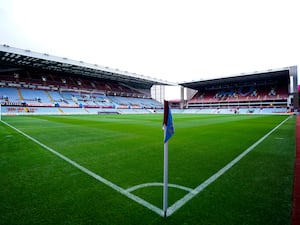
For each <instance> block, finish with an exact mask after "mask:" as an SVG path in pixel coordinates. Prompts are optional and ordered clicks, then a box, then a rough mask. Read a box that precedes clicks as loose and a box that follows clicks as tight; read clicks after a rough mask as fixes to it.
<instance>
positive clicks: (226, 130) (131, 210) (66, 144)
mask: <svg viewBox="0 0 300 225" xmlns="http://www.w3.org/2000/svg"><path fill="white" fill-rule="evenodd" d="M285 118H286V116H279V115H276V116H262V115H184V114H174V115H173V119H174V126H175V134H174V136H173V137H172V138H171V139H170V141H169V183H172V184H178V185H182V186H186V187H190V188H195V187H197V186H198V185H200V184H201V183H202V182H203V181H205V180H206V179H207V178H209V177H210V176H211V175H213V174H214V173H216V172H217V171H218V170H220V169H221V168H223V167H224V166H225V165H226V164H227V163H229V162H230V161H231V160H232V159H234V158H235V157H236V156H238V155H239V154H240V153H242V152H243V151H244V150H245V149H247V148H248V147H249V146H251V145H252V144H253V143H255V142H256V141H257V140H259V139H260V138H261V137H263V136H264V135H265V134H267V133H268V132H269V131H270V130H272V129H273V128H274V127H275V126H276V125H278V124H279V123H280V122H281V121H283V120H284V119H285ZM2 119H3V120H4V121H6V122H7V123H9V124H11V125H12V126H14V127H16V128H18V129H20V130H21V131H23V132H25V133H26V134H28V135H30V136H32V137H34V138H35V139H37V140H38V141H40V142H42V143H43V144H45V145H47V146H49V147H51V148H53V149H54V150H56V151H58V152H60V153H61V154H63V155H65V156H66V157H68V158H70V159H72V160H74V161H75V162H77V163H79V164H80V165H82V166H84V167H85V168H87V169H89V170H91V171H93V172H94V173H96V174H98V175H100V176H102V177H104V178H105V179H107V180H109V181H111V182H113V183H114V184H116V185H118V186H120V187H122V188H125V189H126V188H129V187H132V186H135V185H138V184H143V183H151V182H162V180H163V131H162V115H94V116H25V117H24V116H15V117H7V116H6V117H4V116H2ZM294 132H295V117H291V118H290V119H289V120H288V121H287V122H285V123H284V124H283V125H282V126H281V127H280V128H279V129H278V130H276V131H275V132H274V133H273V134H272V135H270V136H269V137H268V138H267V139H266V140H265V141H263V142H262V143H261V144H260V145H258V146H257V147H256V148H255V149H254V150H253V151H252V152H250V153H249V154H248V155H247V156H245V157H244V158H243V159H242V160H241V161H240V162H238V163H237V164H236V165H235V166H233V168H231V169H230V170H229V171H227V172H226V173H225V174H224V175H223V176H221V177H220V178H219V179H217V180H216V181H215V182H214V183H212V184H211V185H209V186H208V187H207V188H206V189H205V190H204V191H202V192H201V193H199V194H198V195H197V196H196V197H195V198H193V199H192V200H191V201H189V202H187V203H186V204H185V205H184V206H183V207H182V208H180V209H179V210H178V211H176V212H175V213H174V214H172V215H171V216H170V217H168V218H167V219H164V218H162V217H160V216H159V215H158V214H156V213H154V212H152V211H150V210H149V209H147V208H145V207H144V206H141V205H139V204H138V203H136V202H134V201H132V200H131V199H129V198H127V197H125V196H123V195H121V194H120V193H118V192H116V191H114V190H113V189H111V188H110V187H108V186H106V185H104V184H102V183H100V182H99V181H97V180H95V179H94V178H92V177H90V176H88V175H87V174H85V173H83V172H81V171H80V170H78V169H77V168H75V167H73V166H72V165H70V164H68V163H67V162H65V161H63V160H62V159H60V158H58V157H57V156H55V155H53V154H52V153H50V152H48V151H47V150H45V149H43V148H42V147H40V146H39V145H37V144H35V143H33V142H32V141H30V140H28V139H27V138H26V137H24V136H22V135H20V134H19V133H17V132H16V131H14V130H13V129H11V128H9V127H8V126H6V125H5V124H3V123H1V124H0V199H1V201H0V224H1V225H2V224H3V225H4V224H5V225H6V224H30V225H33V224H57V225H58V224H101V225H102V224H128V225H129V224H130V225H133V224H272V225H275V224H278V225H284V224H290V212H291V196H292V194H291V192H292V182H293V168H294V154H295V133H294ZM133 194H135V195H137V196H139V197H141V198H143V199H145V200H146V201H148V202H150V203H151V204H153V205H155V206H157V207H159V208H162V187H148V188H143V189H138V190H136V191H134V192H133ZM185 194H187V192H186V191H183V190H179V189H176V188H169V202H170V204H172V203H174V202H176V201H177V200H179V199H181V198H182V197H183V196H184V195H185Z"/></svg>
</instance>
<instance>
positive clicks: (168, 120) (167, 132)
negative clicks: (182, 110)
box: [163, 101, 174, 217]
mask: <svg viewBox="0 0 300 225" xmlns="http://www.w3.org/2000/svg"><path fill="white" fill-rule="evenodd" d="M163 128H164V186H163V213H164V217H167V216H168V158H169V153H168V151H169V150H168V148H169V147H168V146H169V145H168V140H169V139H170V138H171V137H172V136H173V134H174V126H173V118H172V113H171V110H170V108H169V102H168V101H165V102H164V121H163Z"/></svg>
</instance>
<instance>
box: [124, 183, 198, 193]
mask: <svg viewBox="0 0 300 225" xmlns="http://www.w3.org/2000/svg"><path fill="white" fill-rule="evenodd" d="M163 185H164V184H163V183H145V184H138V185H136V186H133V187H130V188H127V189H126V191H128V192H133V191H135V190H137V189H140V188H144V187H151V186H163ZM168 186H169V187H173V188H178V189H181V190H185V191H188V192H191V191H193V189H192V188H189V187H185V186H181V185H177V184H168Z"/></svg>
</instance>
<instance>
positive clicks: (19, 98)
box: [0, 45, 299, 115]
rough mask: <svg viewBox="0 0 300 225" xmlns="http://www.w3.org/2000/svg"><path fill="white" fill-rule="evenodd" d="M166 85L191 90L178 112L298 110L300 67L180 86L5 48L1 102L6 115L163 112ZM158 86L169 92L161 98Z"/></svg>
mask: <svg viewBox="0 0 300 225" xmlns="http://www.w3.org/2000/svg"><path fill="white" fill-rule="evenodd" d="M166 85H180V86H181V87H182V90H185V91H187V92H188V95H187V96H188V98H187V99H184V95H183V91H182V95H181V99H179V100H176V101H172V102H171V105H172V108H173V109H174V112H175V113H176V112H177V113H220V114H233V113H241V114H246V113H247V114H273V113H276V114H278V113H280V114H282V113H293V112H294V111H298V105H299V103H298V102H299V97H298V89H297V66H291V67H285V68H280V69H272V70H268V71H256V72H253V73H249V74H240V75H237V76H230V77H226V78H219V79H212V80H204V81H193V82H187V83H180V84H175V83H172V82H168V81H163V80H159V79H155V78H151V77H146V76H143V75H138V74H135V73H130V72H127V71H120V70H118V69H111V68H108V67H103V66H99V65H97V64H88V63H85V62H82V61H75V60H71V59H67V58H60V57H56V56H51V55H49V54H42V53H36V52H32V51H30V50H23V49H18V48H13V47H10V46H8V45H2V46H0V101H1V106H2V107H1V108H2V110H1V111H2V112H1V113H2V114H4V115H14V114H25V115H31V114H102V113H114V114H121V113H125V114H127V113H153V112H162V108H163V105H162V103H161V102H160V101H161V99H164V93H165V91H164V87H165V86H166ZM157 88H159V89H162V90H163V91H160V92H159V93H158V94H157V91H156V90H157ZM152 90H154V91H155V95H154V94H152V92H153V91H152ZM157 95H159V96H157Z"/></svg>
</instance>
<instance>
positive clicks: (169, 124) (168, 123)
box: [163, 101, 174, 143]
mask: <svg viewBox="0 0 300 225" xmlns="http://www.w3.org/2000/svg"><path fill="white" fill-rule="evenodd" d="M163 125H164V129H165V137H164V143H166V142H167V141H168V140H169V139H170V138H171V137H172V135H173V134H174V126H173V118H172V113H171V110H170V108H169V102H168V101H164V122H163Z"/></svg>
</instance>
